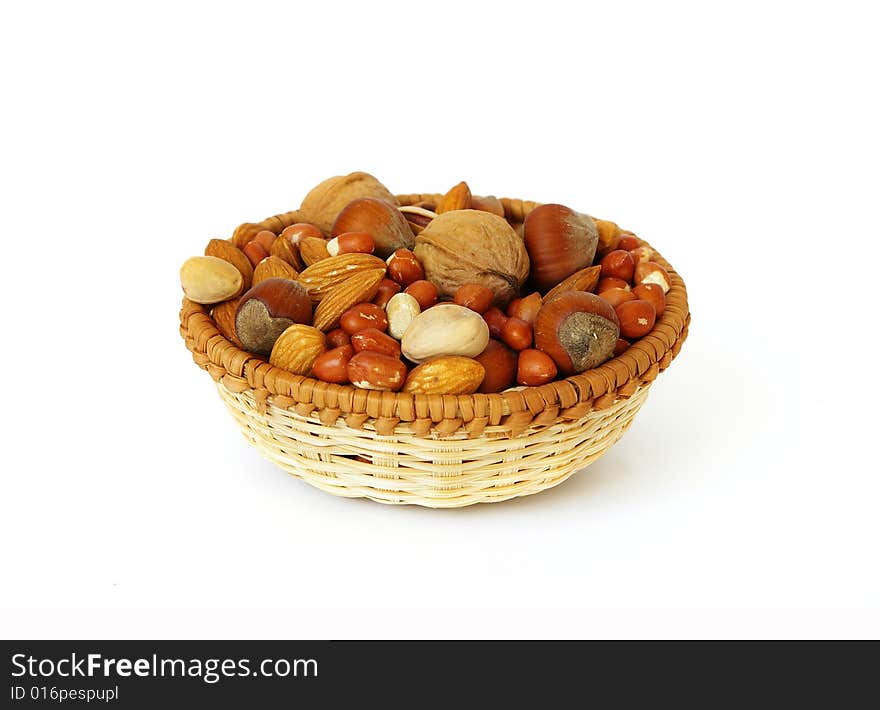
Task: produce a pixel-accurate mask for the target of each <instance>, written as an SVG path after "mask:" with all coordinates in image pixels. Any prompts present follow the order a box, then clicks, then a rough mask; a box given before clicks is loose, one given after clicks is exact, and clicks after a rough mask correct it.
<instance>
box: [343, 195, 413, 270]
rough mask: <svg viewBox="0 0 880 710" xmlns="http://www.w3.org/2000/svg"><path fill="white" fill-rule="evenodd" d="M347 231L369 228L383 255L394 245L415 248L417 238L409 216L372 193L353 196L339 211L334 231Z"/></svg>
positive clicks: (390, 252) (393, 248) (379, 253)
mask: <svg viewBox="0 0 880 710" xmlns="http://www.w3.org/2000/svg"><path fill="white" fill-rule="evenodd" d="M345 232H366V233H367V234H369V235H370V236H372V238H373V242H374V243H375V251H376V254H377V255H379V256H381V257H382V258H383V259H384V258H386V257H388V256H390V255H391V254H392V253H393V252H394V250H395V249H401V248H406V249H410V248H412V246H413V240H414V237H413V233H412V230H411V229H410V228H409V224H407V221H406V218H405V217H404V216H403V215H402V214H401V213H400V211H399V210H398V209H397V207H395V206H393V205H390V204H389V203H388V202H385V201H383V200H377V199H374V198H371V197H365V198H362V199H360V200H354V201H353V202H350V203H349V204H347V205H346V206H345V208H344V209H343V210H342V212H340V213H339V216H338V217H337V218H336V221H335V222H333V229H332V233H333V236H334V237H338V236H339V235H340V234H344V233H345Z"/></svg>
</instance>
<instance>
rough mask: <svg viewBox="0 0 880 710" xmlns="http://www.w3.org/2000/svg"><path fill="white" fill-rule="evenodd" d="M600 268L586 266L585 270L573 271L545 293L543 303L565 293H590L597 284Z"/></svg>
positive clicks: (597, 266)
mask: <svg viewBox="0 0 880 710" xmlns="http://www.w3.org/2000/svg"><path fill="white" fill-rule="evenodd" d="M601 271H602V267H601V266H599V265H596V266H588V267H587V268H586V269H581V270H580V271H575V272H574V273H573V274H572V275H571V276H569V277H568V278H567V279H565V280H564V281H560V282H559V283H558V284H556V285H555V286H554V287H553V288H551V289H550V290H549V291H547V295H546V296H544V301H545V302H546V301H548V300H549V299H551V298H553V297H554V296H558V295H559V294H560V293H564V292H565V291H590V292H591V293H592V292H593V290H594V289H595V288H596V285H597V284H598V283H599V273H600V272H601Z"/></svg>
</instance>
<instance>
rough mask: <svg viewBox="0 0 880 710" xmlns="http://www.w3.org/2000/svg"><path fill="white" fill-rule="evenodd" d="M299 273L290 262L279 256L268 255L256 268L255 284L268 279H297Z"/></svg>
mask: <svg viewBox="0 0 880 710" xmlns="http://www.w3.org/2000/svg"><path fill="white" fill-rule="evenodd" d="M297 276H299V274H298V273H297V272H296V269H294V268H293V267H292V266H291V265H290V264H288V263H287V262H286V261H284V260H283V259H281V258H279V257H277V256H267V257H266V258H265V259H263V260H262V261H261V262H260V263H259V264H257V268H256V269H254V286H256V285H257V284H258V283H260V282H261V281H265V280H266V279H291V280H292V281H296V277H297Z"/></svg>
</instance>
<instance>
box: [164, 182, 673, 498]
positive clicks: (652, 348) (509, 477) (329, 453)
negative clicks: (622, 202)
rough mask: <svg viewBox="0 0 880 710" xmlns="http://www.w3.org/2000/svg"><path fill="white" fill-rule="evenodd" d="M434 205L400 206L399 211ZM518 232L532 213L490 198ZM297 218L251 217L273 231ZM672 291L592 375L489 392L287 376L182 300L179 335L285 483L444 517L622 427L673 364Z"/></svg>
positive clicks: (534, 480)
mask: <svg viewBox="0 0 880 710" xmlns="http://www.w3.org/2000/svg"><path fill="white" fill-rule="evenodd" d="M439 198H440V195H401V196H399V197H398V199H399V201H400V203H401V204H402V205H406V204H414V203H416V202H420V201H436V200H438V199H439ZM502 202H503V204H504V208H505V212H506V214H507V217H508V218H509V219H511V220H513V221H522V220H523V219H525V216H526V215H527V214H528V213H529V212H530V211H531V210H532V209H534V208H535V207H536V206H537V204H538V203H535V202H524V201H522V200H512V199H504V200H502ZM297 221H301V220H300V219H299V215H298V213H297V212H287V213H285V214H282V215H276V216H274V217H270V218H268V219H267V220H264V222H263V223H261V224H262V225H263V226H265V227H266V228H268V229H272V230H273V231H276V232H277V231H280V230H281V229H283V228H284V227H285V226H288V225H289V224H293V223H295V222H297ZM654 260H655V261H656V262H658V263H659V264H661V265H662V266H663V267H665V268H666V269H667V271H669V274H670V277H671V279H672V287H671V289H670V291H669V293H668V294H667V306H666V310H665V311H664V313H663V315H662V316H661V317H660V318H659V319H658V320H657V324H656V326H655V327H654V330H653V331H652V332H651V333H649V334H648V335H647V336H645V337H644V338H642V339H641V340H639V341H637V342H636V343H635V344H634V345H632V347H630V348H629V349H628V350H627V351H626V352H625V353H623V354H622V355H620V356H618V357H616V358H614V359H612V360H609V361H608V362H607V363H605V364H604V365H601V366H600V367H598V368H595V369H593V370H589V371H587V372H584V373H582V374H580V375H575V376H573V377H569V378H567V379H565V380H561V381H558V382H552V383H550V384H547V385H544V386H542V387H528V388H524V389H520V390H517V391H508V392H503V393H501V394H474V395H448V396H440V395H410V394H404V393H394V392H378V391H370V390H361V389H357V388H355V387H352V386H347V385H334V384H328V383H325V382H320V381H318V380H315V379H312V378H308V377H301V376H298V375H292V374H291V373H289V372H286V371H284V370H280V369H279V368H276V367H273V366H271V365H270V364H269V363H268V362H266V361H265V360H264V359H262V358H260V357H257V356H254V355H252V354H250V353H247V352H245V351H243V350H241V349H240V348H238V347H236V346H235V345H233V344H232V343H231V342H229V341H228V340H227V339H226V338H224V337H223V336H222V335H221V334H220V333H219V331H218V330H217V327H216V326H215V324H214V321H213V320H212V319H211V317H210V315H209V313H210V309H209V307H206V306H202V305H199V304H197V303H192V302H191V301H188V300H186V299H184V302H183V308H182V309H181V311H180V332H181V335H182V336H183V338H184V340H185V341H186V346H187V348H188V349H189V350H190V351H191V353H192V356H193V360H195V362H196V364H197V365H198V366H199V367H201V368H202V369H204V370H207V372H208V373H209V374H210V375H211V377H212V378H213V379H214V380H215V382H216V383H217V389H218V391H219V392H220V396H221V397H222V399H223V400H224V401H225V402H226V405H227V407H228V408H229V411H230V413H231V414H232V416H233V417H234V418H235V420H236V422H237V423H238V425H239V427H240V428H241V431H242V433H243V434H244V436H245V438H246V439H247V440H248V441H250V442H251V443H252V444H253V445H254V446H255V447H256V448H257V450H258V451H260V453H262V454H263V456H265V457H266V458H268V459H269V460H271V461H274V462H275V463H276V464H278V465H279V466H280V467H281V468H283V469H284V470H285V471H287V472H288V473H290V474H292V475H294V476H296V477H298V478H301V479H303V480H304V481H306V482H307V483H310V484H312V485H313V486H317V487H318V488H321V489H322V490H325V491H328V492H329V493H333V494H335V495H340V496H347V497H365V498H370V499H371V500H375V501H379V502H382V503H395V504H415V505H423V506H428V507H433V508H453V507H461V506H466V505H472V504H474V503H492V502H498V501H503V500H507V499H509V498H514V497H517V496H525V495H530V494H532V493H538V492H540V491H542V490H544V489H546V488H550V487H552V486H555V485H557V484H559V483H561V482H562V481H564V480H565V479H566V478H568V477H569V476H570V475H572V474H573V473H574V472H575V471H578V470H580V469H582V468H584V467H585V466H587V465H588V464H590V463H592V462H593V461H595V460H596V459H598V458H599V457H600V456H602V454H604V453H605V452H606V451H608V449H609V448H610V447H611V445H612V444H614V443H615V442H616V441H617V440H618V439H619V438H620V437H621V436H622V435H623V433H624V432H625V431H626V429H627V428H628V427H629V425H630V424H631V423H632V420H633V417H634V416H635V414H636V412H637V411H638V410H639V407H641V406H642V404H643V403H644V401H645V399H646V397H647V395H648V390H649V389H650V387H651V384H652V383H653V381H654V380H655V378H656V377H657V375H658V374H659V373H660V372H662V371H663V370H664V369H665V368H667V367H668V366H669V364H670V363H671V362H672V359H673V358H674V357H675V356H676V355H677V354H678V352H679V350H680V349H681V345H682V343H683V342H684V340H685V338H686V337H687V329H688V323H689V321H690V313H689V311H688V303H687V292H686V290H685V285H684V282H683V281H682V279H681V277H680V276H679V275H678V274H677V273H676V272H675V270H674V269H673V268H672V267H671V266H670V265H669V263H668V262H666V261H665V260H664V259H663V258H662V257H661V256H659V255H657V256H655V258H654Z"/></svg>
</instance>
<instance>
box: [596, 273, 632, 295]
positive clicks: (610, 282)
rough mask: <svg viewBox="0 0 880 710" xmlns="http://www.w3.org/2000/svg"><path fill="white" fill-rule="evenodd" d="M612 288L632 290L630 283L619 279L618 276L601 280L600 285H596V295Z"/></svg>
mask: <svg viewBox="0 0 880 710" xmlns="http://www.w3.org/2000/svg"><path fill="white" fill-rule="evenodd" d="M612 288H622V289H623V290H624V291H629V290H630V288H629V282H628V281H624V280H623V279H619V278H617V277H616V276H605V277H603V278H601V279H599V283H597V284H596V293H602V292H603V291H608V290H610V289H612Z"/></svg>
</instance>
